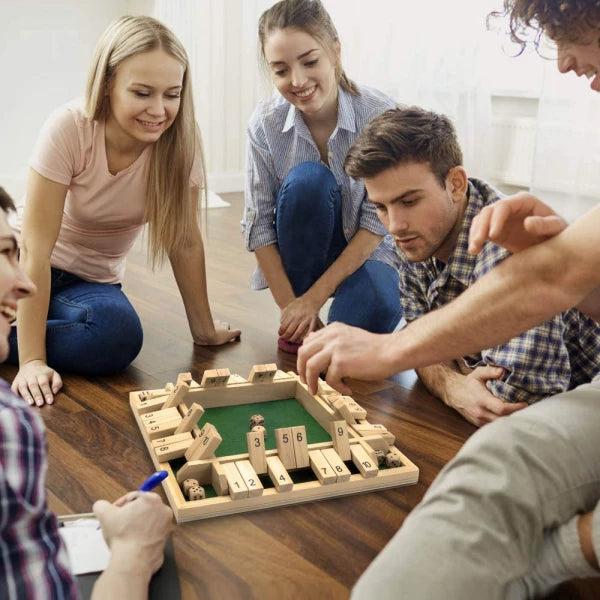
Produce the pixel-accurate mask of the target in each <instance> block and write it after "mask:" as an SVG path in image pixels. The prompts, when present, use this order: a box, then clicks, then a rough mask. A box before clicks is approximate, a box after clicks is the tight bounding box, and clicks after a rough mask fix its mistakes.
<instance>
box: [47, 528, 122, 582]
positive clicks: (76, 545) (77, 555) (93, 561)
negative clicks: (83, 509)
mask: <svg viewBox="0 0 600 600" xmlns="http://www.w3.org/2000/svg"><path fill="white" fill-rule="evenodd" d="M60 520H61V524H62V527H60V529H59V530H58V531H59V532H60V535H61V537H62V539H63V541H64V542H65V546H66V547H67V553H68V555H69V561H70V563H71V570H72V572H73V573H74V574H75V575H84V574H85V573H99V572H100V571H104V569H106V567H107V566H108V561H109V559H110V550H109V548H108V546H107V545H106V542H105V541H104V537H102V530H101V529H98V525H99V522H98V520H97V519H87V518H83V519H68V520H62V519H60Z"/></svg>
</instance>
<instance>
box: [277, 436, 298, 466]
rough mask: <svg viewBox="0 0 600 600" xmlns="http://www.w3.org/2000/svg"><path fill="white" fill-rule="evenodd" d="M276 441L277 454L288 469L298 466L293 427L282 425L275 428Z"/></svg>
mask: <svg viewBox="0 0 600 600" xmlns="http://www.w3.org/2000/svg"><path fill="white" fill-rule="evenodd" d="M275 443H276V444H277V454H278V455H279V459H280V460H281V462H282V463H283V466H284V467H285V468H286V469H295V468H296V455H295V454H294V441H293V438H292V428H291V427H281V428H280V429H276V430H275Z"/></svg>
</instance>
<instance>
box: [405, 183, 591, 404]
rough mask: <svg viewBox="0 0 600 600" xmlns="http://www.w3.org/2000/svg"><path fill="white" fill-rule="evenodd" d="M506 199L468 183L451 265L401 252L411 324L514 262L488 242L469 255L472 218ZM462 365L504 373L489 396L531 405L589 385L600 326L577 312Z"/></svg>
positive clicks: (407, 315)
mask: <svg viewBox="0 0 600 600" xmlns="http://www.w3.org/2000/svg"><path fill="white" fill-rule="evenodd" d="M501 197H502V195H501V194H500V193H499V192H498V191H497V190H495V189H494V188H492V187H491V186H489V185H488V184H486V183H484V182H483V181H480V180H477V179H469V190H468V204H467V207H466V210H465V214H464V217H463V224H462V229H461V231H460V233H459V236H458V239H457V242H456V246H455V248H454V251H453V252H452V254H451V255H450V258H449V259H448V263H447V264H444V263H443V262H442V261H440V260H438V259H437V258H434V257H431V258H429V259H428V260H426V261H423V262H418V263H415V262H410V261H408V260H407V259H406V258H405V257H404V256H403V255H402V253H401V252H398V254H399V255H400V258H401V260H402V264H401V267H400V290H401V291H402V295H401V303H402V310H403V314H404V318H405V319H406V320H407V321H413V320H414V319H417V318H418V317H420V316H422V315H424V314H425V313H427V312H429V311H431V310H433V309H435V308H439V307H440V306H443V305H444V304H447V303H448V302H450V301H451V300H453V299H454V298H456V297H457V296H459V295H460V294H461V293H462V292H463V291H464V290H465V289H467V288H468V287H469V286H470V285H472V284H473V283H475V281H477V280H478V279H479V278H480V277H482V276H483V275H485V274H486V273H487V272H488V271H489V270H490V269H492V268H494V267H495V266H496V265H497V264H499V263H500V262H502V261H503V260H504V259H505V258H507V257H508V256H509V254H510V253H509V252H508V251H507V250H505V249H504V248H501V247H500V246H498V245H496V244H493V243H492V242H486V243H485V244H484V246H483V249H482V251H481V252H480V253H479V254H478V255H477V256H473V255H471V254H469V253H468V252H467V247H468V238H469V229H470V228H471V222H472V221H473V218H474V217H475V215H477V214H478V213H479V212H480V211H481V210H482V209H483V207H484V206H487V205H488V204H492V203H493V202H496V201H497V200H499V199H500V198H501ZM463 360H464V362H465V364H466V365H467V366H468V367H469V368H471V369H473V368H475V367H479V366H484V365H498V366H500V367H503V368H504V375H503V376H502V377H501V378H500V379H493V380H489V381H488V382H487V387H488V389H489V390H490V392H491V393H492V394H494V395H495V396H497V397H498V398H501V399H502V400H504V401H506V402H522V401H525V402H528V403H530V404H531V403H533V402H536V401H537V400H541V399H542V398H545V397H547V396H550V395H553V394H558V393H559V392H563V391H565V390H569V389H572V388H574V387H576V386H578V385H581V384H582V383H587V382H589V381H591V380H592V379H593V377H594V376H595V375H596V374H597V373H598V372H599V371H600V325H598V324H597V323H596V322H595V321H593V320H592V319H590V318H588V317H586V316H585V315H583V314H581V313H580V312H579V311H578V310H576V309H574V308H572V309H570V310H568V311H566V312H564V313H562V314H560V315H557V316H555V317H554V318H553V319H551V320H550V321H546V322H545V323H543V324H542V325H539V326H538V327H534V328H533V329H530V330H529V331H526V332H525V333H523V334H522V335H519V336H517V337H514V338H512V339H511V340H510V341H508V342H506V343H505V344H502V345H500V346H496V347H495V348H490V349H488V350H484V351H483V352H481V353H478V354H473V355H470V356H464V357H463Z"/></svg>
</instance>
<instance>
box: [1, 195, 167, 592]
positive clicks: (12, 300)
mask: <svg viewBox="0 0 600 600" xmlns="http://www.w3.org/2000/svg"><path fill="white" fill-rule="evenodd" d="M0 209H2V210H0V361H2V360H4V359H5V358H6V357H7V355H8V334H9V333H10V321H11V320H12V319H14V316H15V314H16V310H17V301H18V300H19V299H21V298H24V297H26V296H30V295H31V294H32V293H34V292H35V286H34V285H33V283H32V282H31V281H30V280H29V278H28V277H27V276H26V275H25V273H24V272H23V271H22V270H21V268H20V266H19V262H18V258H17V254H18V250H17V241H16V239H15V236H14V234H13V232H12V230H11V228H10V227H9V225H8V222H7V220H6V215H5V212H6V211H7V210H9V209H14V205H13V203H12V200H11V199H10V197H9V196H8V195H7V194H6V192H5V191H4V190H3V189H2V188H1V187H0ZM45 485H46V432H45V429H44V424H43V421H42V419H41V418H40V416H39V415H38V414H36V413H34V412H33V411H32V410H31V409H30V408H29V407H28V406H27V405H26V404H25V402H24V401H23V400H22V399H21V398H19V397H17V396H15V394H13V393H12V392H11V391H10V388H9V386H8V384H7V383H6V382H5V381H3V380H2V379H0V598H2V600H23V599H27V600H37V599H39V600H54V599H56V600H58V599H60V600H63V599H64V600H67V599H69V600H71V599H75V598H78V596H79V591H78V587H77V584H76V583H75V580H74V579H73V576H72V574H71V572H70V567H69V562H68V558H67V553H66V550H65V547H64V545H63V544H62V542H61V538H60V535H59V533H58V522H57V519H56V515H54V514H53V513H51V512H50V510H48V506H47V502H46V490H45ZM130 500H135V502H130ZM94 511H95V513H96V516H97V517H98V519H99V521H100V523H101V525H102V532H103V534H104V538H105V539H106V541H107V543H108V545H109V547H110V550H111V559H110V562H109V565H108V567H107V568H106V570H105V571H104V573H102V575H101V576H100V578H99V579H98V580H97V582H96V584H95V586H94V591H93V593H92V598H93V599H94V600H101V599H102V598H110V599H113V598H126V597H129V598H138V597H139V598H141V597H144V596H146V595H147V591H148V584H149V582H150V577H151V576H152V574H153V572H154V571H156V570H157V569H158V568H159V567H160V565H161V564H162V561H163V548H164V544H165V541H166V538H167V535H168V533H169V530H170V524H171V518H172V512H171V510H170V509H169V508H168V507H166V506H165V505H164V504H162V502H161V500H160V497H159V496H157V495H156V494H152V493H141V494H140V493H138V492H131V493H130V494H127V495H126V496H123V497H122V498H120V499H119V500H117V501H116V502H115V503H114V504H109V503H108V502H106V501H105V500H99V501H98V502H96V503H95V504H94ZM142 549H143V552H142V551H141V550H142Z"/></svg>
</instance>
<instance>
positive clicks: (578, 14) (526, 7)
mask: <svg viewBox="0 0 600 600" xmlns="http://www.w3.org/2000/svg"><path fill="white" fill-rule="evenodd" d="M506 16H508V17H509V18H510V25H509V27H510V37H511V39H512V40H513V41H514V42H516V43H517V44H519V45H520V46H521V52H522V51H523V50H524V49H525V47H526V46H527V44H533V45H534V46H535V48H539V45H540V40H541V38H542V35H543V34H544V33H546V35H547V36H548V37H549V38H550V39H552V40H554V41H556V42H558V41H566V42H574V41H577V40H579V39H580V38H581V36H582V35H583V34H585V33H586V32H587V31H589V30H590V29H600V1H599V0H504V10H502V11H494V12H492V13H491V14H490V15H489V17H491V18H495V17H506ZM489 17H488V25H489V23H490V18H489ZM529 34H531V35H532V36H533V37H531V35H529Z"/></svg>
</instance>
